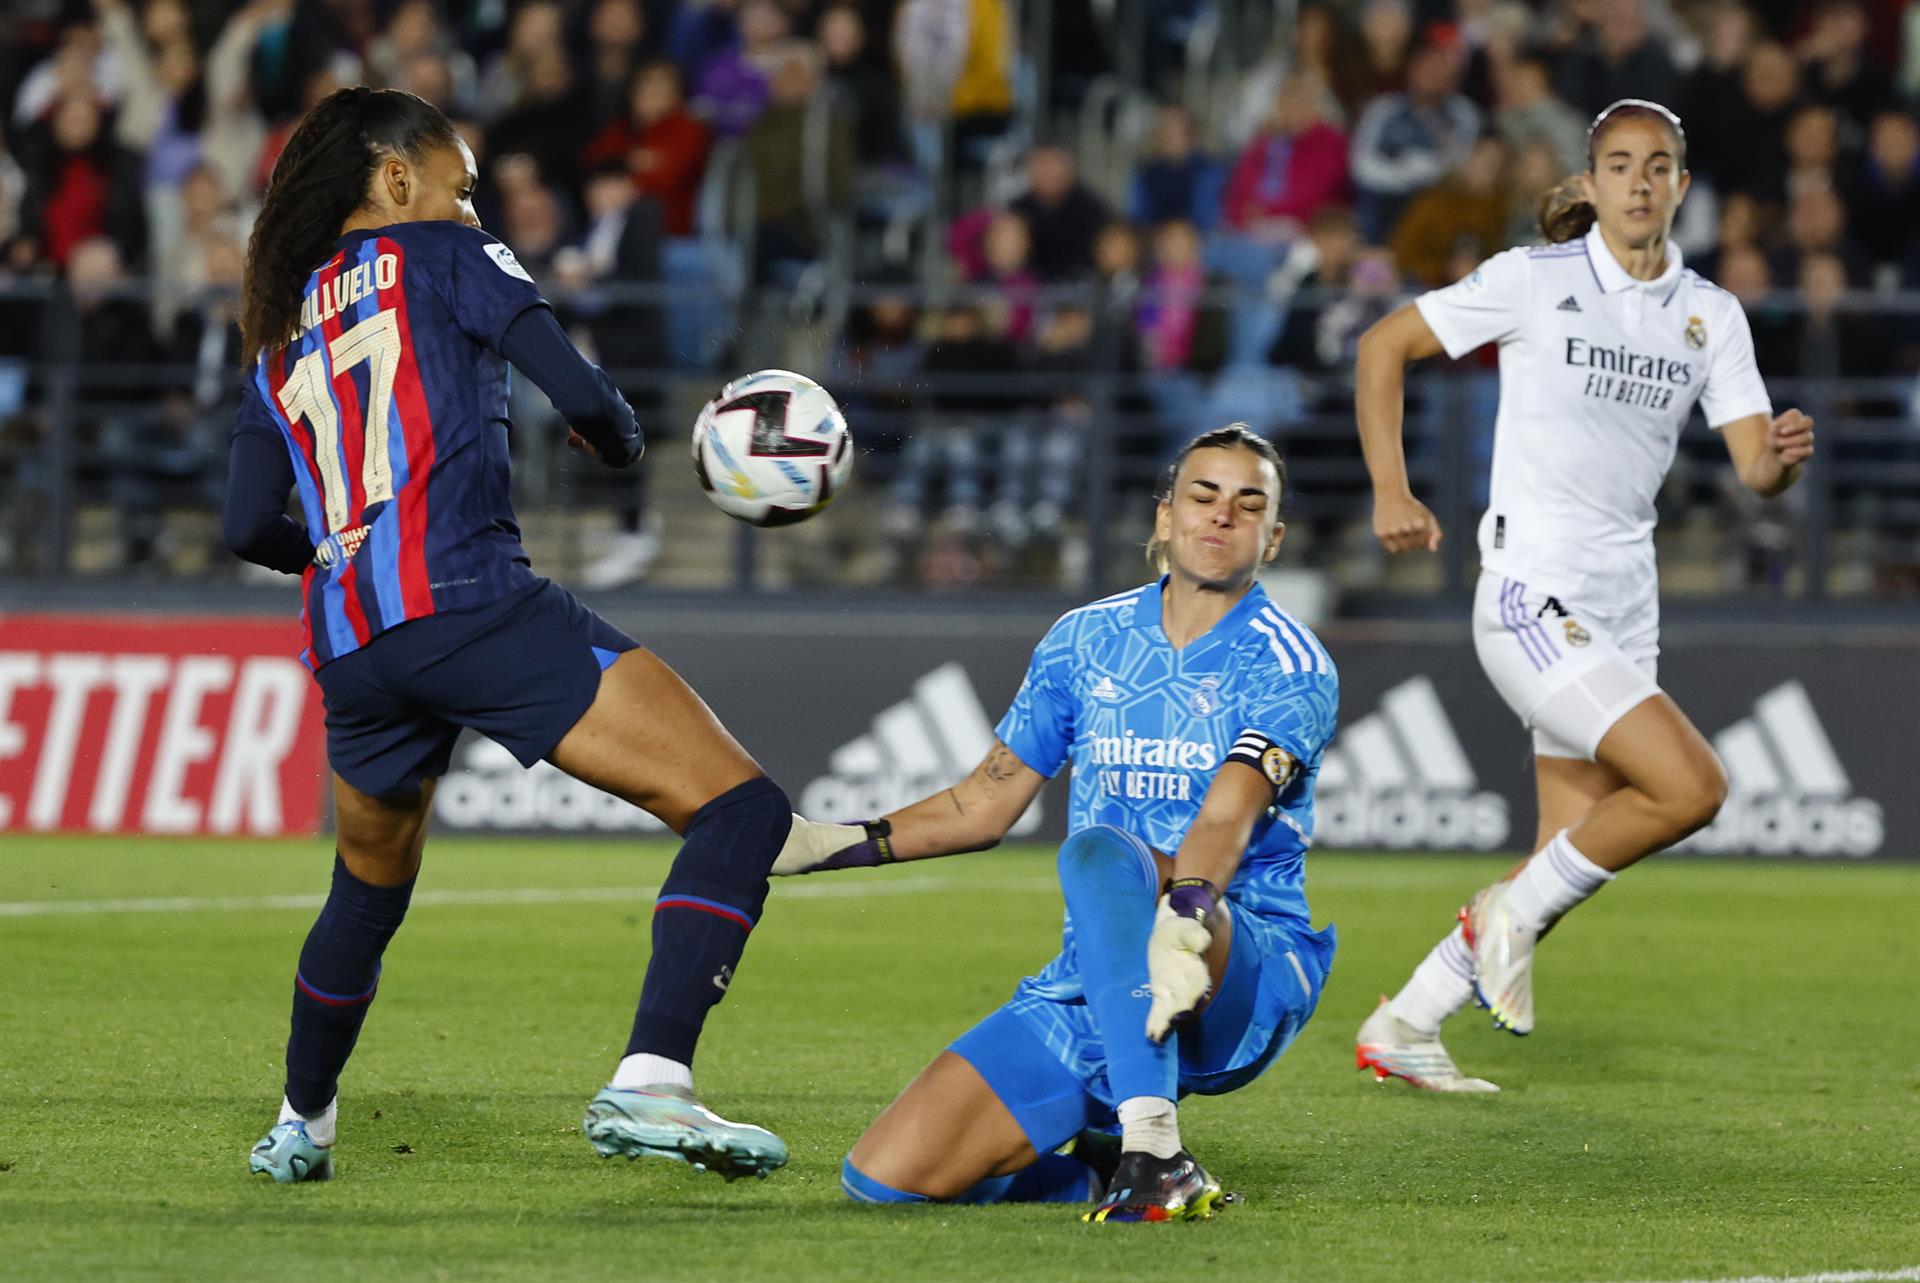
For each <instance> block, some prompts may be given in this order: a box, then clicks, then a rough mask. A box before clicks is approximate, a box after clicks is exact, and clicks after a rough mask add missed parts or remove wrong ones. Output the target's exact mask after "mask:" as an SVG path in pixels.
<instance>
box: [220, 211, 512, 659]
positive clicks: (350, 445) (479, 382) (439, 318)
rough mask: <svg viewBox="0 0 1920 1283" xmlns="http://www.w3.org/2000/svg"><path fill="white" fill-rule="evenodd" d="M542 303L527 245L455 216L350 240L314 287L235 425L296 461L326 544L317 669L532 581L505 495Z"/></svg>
mask: <svg viewBox="0 0 1920 1283" xmlns="http://www.w3.org/2000/svg"><path fill="white" fill-rule="evenodd" d="M544 304H545V300H543V299H542V298H541V297H540V291H539V290H538V289H537V288H535V286H534V283H533V280H532V278H531V277H529V276H528V275H527V273H526V272H525V271H524V270H523V269H522V268H521V266H520V264H519V263H518V262H517V261H516V260H515V259H514V257H513V252H512V251H511V250H509V249H508V248H507V247H506V246H505V245H503V244H501V243H500V242H499V241H497V240H495V239H494V238H493V237H491V236H489V235H487V234H486V233H484V232H481V231H479V230H477V229H475V228H471V227H467V226H464V225H462V224H459V223H452V222H424V223H399V224H395V225H393V226H390V227H382V228H377V229H375V230H373V231H359V232H352V233H349V234H348V235H346V236H343V237H341V238H340V242H339V246H338V248H337V249H336V250H335V252H334V254H333V256H332V257H331V258H329V259H328V260H327V261H326V262H325V263H323V264H321V266H320V267H319V268H318V269H317V270H315V271H314V273H313V275H312V276H310V277H308V278H307V285H306V290H305V295H304V299H303V302H302V305H301V312H300V321H299V329H298V331H297V332H296V334H295V336H294V338H293V339H292V341H291V342H289V343H288V344H286V346H284V347H281V348H277V349H273V350H271V351H268V352H266V353H263V354H262V355H261V357H260V359H259V361H258V362H257V363H256V364H255V366H254V368H253V371H252V378H251V379H250V380H249V381H248V386H247V388H246V391H245V394H244V396H243V398H242V402H241V408H240V415H239V421H238V422H237V423H236V425H235V428H234V431H235V432H236V433H243V432H256V433H260V434H263V435H269V436H271V437H273V438H274V439H275V440H277V441H279V442H280V443H281V444H282V445H283V446H284V447H285V448H286V450H287V451H288V453H289V454H290V455H291V457H292V460H293V475H294V482H295V487H296V489H297V490H298V492H299V495H300V507H301V510H302V513H303V514H304V516H305V519H306V524H307V533H308V536H309V537H310V538H311V539H312V540H313V544H314V547H315V549H316V552H315V555H314V564H313V565H312V566H310V567H308V569H307V571H306V573H305V574H304V575H303V577H302V579H301V587H302V591H303V594H304V598H305V608H304V610H303V612H302V620H303V623H304V624H305V626H306V629H307V633H308V638H309V649H308V653H307V655H306V656H305V659H306V661H307V663H308V665H309V666H310V667H313V668H319V667H320V666H321V665H322V664H325V663H326V662H328V661H329V660H332V659H337V658H339V657H340V656H341V655H345V654H348V653H350V652H352V651H354V650H357V649H358V648H359V647H361V646H364V645H366V644H367V642H369V641H371V640H372V639H373V638H375V637H377V636H379V635H380V634H381V633H382V632H385V631H386V630H387V629H389V628H392V627H394V626H395V625H397V624H401V623H404V622H405V621H407V620H409V619H418V618H420V617H421V616H424V615H431V614H434V613H435V612H437V611H441V610H448V609H455V608H458V607H461V606H471V605H477V604H479V603H481V602H486V601H491V600H493V599H495V598H497V597H499V596H500V595H501V594H503V593H506V592H510V591H512V590H514V589H515V588H518V587H521V586H524V585H528V584H531V583H533V582H534V575H533V571H532V570H531V568H530V566H529V563H528V558H527V554H526V552H525V550H524V549H523V548H522V547H521V544H520V527H519V524H518V523H517V522H516V521H515V519H514V515H513V508H512V506H511V504H510V502H509V500H508V495H507V488H508V481H509V474H510V463H509V460H508V454H507V432H508V428H509V424H508V422H507V389H508V383H507V380H508V368H507V363H506V361H505V360H504V359H503V358H502V357H501V356H500V355H499V350H500V345H501V338H502V336H503V335H504V334H505V333H506V330H507V327H508V326H509V325H510V324H511V323H512V322H513V319H514V318H515V317H517V316H518V315H520V314H521V313H522V312H524V311H526V310H527V309H528V308H531V307H540V306H544Z"/></svg>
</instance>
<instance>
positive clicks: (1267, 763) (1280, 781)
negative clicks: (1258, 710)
mask: <svg viewBox="0 0 1920 1283" xmlns="http://www.w3.org/2000/svg"><path fill="white" fill-rule="evenodd" d="M1227 760H1228V761H1229V762H1242V763H1244V764H1246V765H1248V766H1251V767H1252V768H1253V769H1254V770H1256V771H1258V772H1260V774H1261V776H1262V777H1264V778H1265V779H1266V781H1267V783H1269V784H1271V785H1272V786H1273V796H1274V799H1275V800H1276V801H1277V800H1278V799H1279V797H1280V794H1281V793H1283V792H1285V791H1286V787H1287V785H1289V784H1291V783H1293V780H1294V777H1295V776H1297V775H1299V774H1300V760H1299V759H1298V758H1296V757H1295V756H1294V755H1293V754H1291V753H1289V752H1287V750H1286V749H1284V748H1281V747H1280V746H1279V745H1278V744H1276V743H1274V742H1273V741H1272V740H1270V739H1268V738H1267V737H1266V736H1264V735H1262V734H1261V733H1260V732H1259V731H1242V732H1240V738H1239V739H1236V740H1235V741H1234V742H1233V747H1232V748H1230V749H1228V750H1227Z"/></svg>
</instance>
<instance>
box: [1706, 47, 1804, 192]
mask: <svg viewBox="0 0 1920 1283" xmlns="http://www.w3.org/2000/svg"><path fill="white" fill-rule="evenodd" d="M1799 96H1800V68H1799V66H1798V64H1796V63H1795V62H1794V60H1793V55H1792V54H1790V53H1788V52H1787V50H1786V48H1785V47H1784V46H1782V45H1778V44H1774V43H1772V42H1766V43H1762V44H1758V45H1755V46H1754V48H1753V52H1752V53H1750V54H1748V55H1747V61H1746V65H1745V66H1744V67H1743V68H1742V70H1741V73H1740V95H1739V97H1738V99H1736V100H1735V102H1734V104H1733V107H1732V111H1731V113H1730V115H1729V117H1728V120H1727V122H1726V124H1725V125H1724V126H1723V128H1726V129H1727V130H1728V131H1729V133H1730V134H1731V136H1732V138H1733V147H1732V149H1731V150H1730V151H1729V153H1728V154H1727V156H1726V157H1725V158H1724V159H1722V160H1720V161H1718V162H1717V171H1718V175H1719V177H1720V179H1721V182H1720V186H1721V188H1722V189H1723V190H1726V191H1744V192H1752V193H1753V194H1754V195H1756V196H1758V197H1760V198H1761V199H1762V200H1768V201H1779V200H1781V199H1782V198H1783V197H1784V196H1785V195H1786V171H1787V152H1786V144H1785V135H1786V126H1787V117H1788V116H1789V115H1791V114H1792V112H1793V106H1794V103H1795V101H1796V100H1797V99H1798V98H1799Z"/></svg>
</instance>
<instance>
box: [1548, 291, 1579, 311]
mask: <svg viewBox="0 0 1920 1283" xmlns="http://www.w3.org/2000/svg"><path fill="white" fill-rule="evenodd" d="M1553 310H1554V311H1556V312H1578V311H1579V310H1580V300H1579V299H1577V298H1575V297H1574V296H1573V295H1571V294H1569V295H1567V296H1566V297H1565V298H1563V299H1561V300H1560V305H1559V306H1558V307H1556V308H1554V309H1553Z"/></svg>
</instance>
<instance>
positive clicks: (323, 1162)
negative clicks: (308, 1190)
mask: <svg viewBox="0 0 1920 1283" xmlns="http://www.w3.org/2000/svg"><path fill="white" fill-rule="evenodd" d="M247 1170H248V1171H249V1172H253V1173H256V1174H264V1175H267V1176H271V1177H273V1179H274V1180H275V1181H277V1182H279V1183H280V1184H282V1185H292V1184H294V1183H295V1182H296V1181H330V1180H332V1179H333V1146H331V1145H319V1144H315V1143H314V1140H313V1137H311V1136H309V1135H307V1125H306V1123H305V1122H303V1121H301V1120H299V1119H295V1120H294V1121H293V1122H290V1123H276V1124H275V1125H274V1128H273V1130H272V1131H270V1132H268V1133H267V1134H266V1135H265V1136H262V1137H261V1138H260V1139H259V1141H257V1142H256V1143H255V1144H254V1147H253V1153H252V1154H251V1155H250V1156H248V1158H247Z"/></svg>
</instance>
